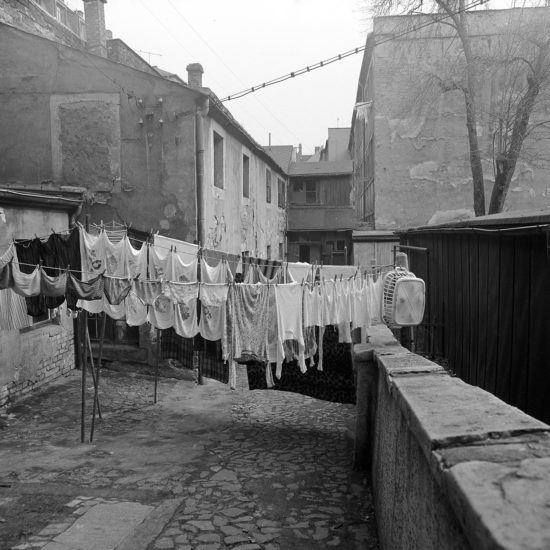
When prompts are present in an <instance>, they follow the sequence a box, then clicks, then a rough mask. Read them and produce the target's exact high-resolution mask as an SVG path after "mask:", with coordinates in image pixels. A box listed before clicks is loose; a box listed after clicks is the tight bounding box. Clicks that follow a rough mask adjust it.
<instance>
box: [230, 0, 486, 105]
mask: <svg viewBox="0 0 550 550" xmlns="http://www.w3.org/2000/svg"><path fill="white" fill-rule="evenodd" d="M485 2H486V0H476V1H475V2H472V3H471V4H467V5H466V6H464V7H463V8H461V9H459V10H457V11H455V12H452V13H450V14H441V15H440V16H433V17H432V19H431V20H430V21H427V22H426V23H422V24H421V25H413V26H412V27H411V28H409V29H407V30H405V31H402V32H399V33H393V34H391V35H390V36H389V37H387V38H384V39H382V40H380V41H379V42H375V44H374V46H375V47H376V46H380V45H382V44H385V43H386V42H391V41H393V40H397V39H398V38H401V37H402V36H405V35H407V34H411V33H413V32H417V31H419V30H421V29H423V28H425V27H429V26H431V25H435V24H436V23H439V22H440V21H443V20H444V19H449V18H450V17H453V16H455V15H459V14H460V13H462V12H465V11H467V10H469V9H472V8H476V7H478V6H481V5H482V4H485ZM425 15H430V14H425ZM365 47H366V46H365V45H363V46H358V47H357V48H353V49H352V50H348V51H346V52H343V53H339V54H337V55H335V56H333V57H329V58H328V59H324V60H323V61H319V62H317V63H314V64H313V65H308V66H307V67H302V68H301V69H298V70H296V71H293V72H291V73H287V74H285V75H283V76H279V77H277V78H274V79H272V80H268V81H267V82H262V83H261V84H258V85H257V86H252V87H251V88H247V89H246V90H241V91H240V92H236V93H234V94H231V95H228V96H227V97H224V98H223V99H221V100H220V101H221V102H222V103H224V102H226V101H231V100H233V99H239V98H240V97H244V96H246V95H249V94H252V93H254V92H257V91H259V90H263V89H264V88H267V87H268V86H273V85H275V84H279V83H280V82H285V81H286V80H290V79H291V78H295V77H297V76H301V75H303V74H307V73H309V72H311V71H315V70H317V69H321V68H322V67H326V66H327V65H331V64H332V63H336V62H337V61H341V60H342V59H345V58H346V57H349V56H351V55H355V54H357V53H359V52H362V51H363V50H364V49H365Z"/></svg>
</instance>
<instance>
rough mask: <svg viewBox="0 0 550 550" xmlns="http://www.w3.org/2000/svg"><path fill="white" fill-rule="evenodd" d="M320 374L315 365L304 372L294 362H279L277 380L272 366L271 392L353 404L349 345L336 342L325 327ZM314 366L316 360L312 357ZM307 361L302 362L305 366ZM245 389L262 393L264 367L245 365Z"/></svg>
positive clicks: (333, 333) (333, 332)
mask: <svg viewBox="0 0 550 550" xmlns="http://www.w3.org/2000/svg"><path fill="white" fill-rule="evenodd" d="M323 353H324V357H323V371H319V370H317V367H316V366H310V367H308V369H307V371H306V372H305V373H302V372H301V371H300V367H299V366H298V362H297V361H291V362H287V361H285V362H283V374H282V376H281V379H280V380H278V379H277V378H276V377H275V365H272V367H271V368H272V370H273V380H274V382H275V385H274V387H273V388H272V389H274V390H280V391H289V392H293V393H299V394H302V395H308V396H309V397H315V398H316V399H322V400H324V401H332V402H334V403H355V396H356V394H355V380H354V375H353V367H352V363H351V344H339V343H338V331H337V330H336V329H335V328H334V327H332V326H327V327H326V329H325V336H324V338H323ZM314 359H315V364H316V365H317V363H318V357H317V355H316V356H315V358H314ZM309 362H310V361H309V360H306V364H308V363H309ZM247 374H248V386H249V388H250V389H251V390H265V389H268V388H267V383H266V380H265V365H264V364H263V363H255V364H253V365H247Z"/></svg>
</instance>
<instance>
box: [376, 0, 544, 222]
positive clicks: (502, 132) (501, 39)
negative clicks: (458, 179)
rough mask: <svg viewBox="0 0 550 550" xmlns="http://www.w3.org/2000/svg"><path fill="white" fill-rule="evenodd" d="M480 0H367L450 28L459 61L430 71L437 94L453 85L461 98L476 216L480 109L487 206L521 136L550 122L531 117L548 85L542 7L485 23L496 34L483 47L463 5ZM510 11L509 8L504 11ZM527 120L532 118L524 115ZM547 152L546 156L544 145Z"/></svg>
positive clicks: (480, 191) (499, 203)
mask: <svg viewBox="0 0 550 550" xmlns="http://www.w3.org/2000/svg"><path fill="white" fill-rule="evenodd" d="M479 4H481V2H475V0H471V1H470V2H469V3H468V1H467V0H433V3H431V4H430V5H428V6H427V5H426V4H424V3H423V0H375V3H374V13H375V15H385V14H396V13H397V14H403V15H405V14H408V15H413V14H424V15H427V16H428V17H432V18H433V22H434V24H438V25H447V26H450V27H452V29H453V33H454V36H455V37H456V38H457V39H458V41H459V44H460V50H461V56H462V61H463V62H462V63H460V64H455V65H453V67H446V70H445V71H442V72H441V73H440V74H439V75H431V76H432V77H433V78H434V79H435V80H436V81H437V84H438V88H439V91H440V93H446V92H449V91H453V90H461V91H462V93H463V96H464V103H465V118H466V130H467V135H468V145H469V160H470V167H471V172H472V182H473V204H474V212H475V214H476V216H482V215H484V214H485V213H486V201H485V186H484V174H483V165H482V156H481V147H480V138H479V135H478V124H479V121H480V118H481V115H484V116H485V118H488V119H489V120H490V122H491V127H492V135H493V147H492V156H493V169H494V182H495V183H494V185H493V189H492V193H491V199H490V203H489V209H488V212H489V213H490V214H493V213H497V212H501V211H502V209H503V207H504V203H505V199H506V195H507V193H508V189H509V187H510V182H511V181H512V177H513V175H514V172H515V169H516V165H517V163H518V159H519V158H520V156H521V155H522V151H523V146H524V142H525V140H526V138H527V137H529V136H531V137H532V136H533V135H534V134H535V132H537V131H539V132H540V131H541V130H542V129H547V128H548V127H549V126H550V117H547V118H546V119H544V118H542V119H541V118H540V117H539V118H537V117H533V113H534V111H535V106H536V103H537V100H538V99H539V98H542V97H545V96H546V95H547V91H548V87H549V85H550V8H546V9H543V10H542V12H541V10H531V9H529V8H525V9H523V8H521V9H519V10H518V9H516V10H513V17H512V16H511V17H510V18H509V20H508V21H507V24H506V25H505V27H504V28H502V29H491V35H492V36H496V37H497V40H494V41H493V43H492V44H491V45H490V46H489V47H487V45H483V44H482V43H480V40H479V29H476V33H475V35H476V36H474V33H472V32H471V30H470V21H471V19H470V16H469V14H468V9H469V8H470V7H472V6H475V5H479ZM511 13H512V12H511ZM487 78H492V79H496V82H497V84H498V88H499V90H500V94H499V100H498V101H497V102H493V105H491V109H490V112H488V113H487V112H484V111H483V103H482V101H481V99H480V89H481V88H482V84H483V80H484V79H487ZM532 118H535V120H532ZM548 156H549V157H550V151H549V154H548Z"/></svg>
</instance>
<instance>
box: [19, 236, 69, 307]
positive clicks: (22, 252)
mask: <svg viewBox="0 0 550 550" xmlns="http://www.w3.org/2000/svg"><path fill="white" fill-rule="evenodd" d="M40 245H41V241H40V239H38V238H37V239H32V240H31V241H15V250H16V251H17V259H18V260H19V269H20V271H21V273H26V274H30V273H32V272H33V271H34V269H35V268H36V266H37V265H38V264H39V263H40V260H41V258H40ZM23 264H29V265H23ZM53 300H55V301H58V300H59V298H54V299H53ZM25 303H26V304H27V315H30V316H31V317H40V316H42V315H45V314H46V313H47V311H48V308H47V306H46V298H45V296H44V295H43V294H40V295H39V296H33V297H31V298H25ZM61 303H63V302H62V301H61ZM53 307H57V306H53Z"/></svg>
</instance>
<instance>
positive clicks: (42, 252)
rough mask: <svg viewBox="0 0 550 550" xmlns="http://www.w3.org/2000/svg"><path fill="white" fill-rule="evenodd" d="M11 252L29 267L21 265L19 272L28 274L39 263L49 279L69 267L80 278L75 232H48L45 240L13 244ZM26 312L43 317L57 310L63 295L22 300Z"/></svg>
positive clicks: (78, 236)
mask: <svg viewBox="0 0 550 550" xmlns="http://www.w3.org/2000/svg"><path fill="white" fill-rule="evenodd" d="M15 249H16V251H17V258H18V260H19V262H22V263H25V264H31V265H21V266H20V269H21V272H22V273H32V272H33V270H34V267H35V266H36V265H38V264H39V263H40V262H42V267H43V268H44V271H45V272H46V273H47V274H48V275H49V276H51V277H55V276H58V275H59V274H60V271H59V269H48V268H54V267H55V268H62V269H66V268H67V267H69V266H70V268H71V270H75V271H76V273H74V275H75V276H76V277H77V278H78V279H80V271H81V260H80V235H79V232H78V229H73V230H72V231H71V232H70V233H69V234H59V233H52V234H51V235H50V236H49V237H48V239H47V240H45V241H41V240H40V239H38V238H36V239H32V240H30V241H28V240H27V241H16V242H15ZM25 301H26V303H27V313H28V314H29V315H31V316H33V317H38V316H41V315H44V314H45V313H46V311H47V309H48V308H50V309H52V308H56V307H59V306H60V305H61V304H62V303H63V302H64V301H65V297H64V296H49V297H47V296H44V295H43V294H41V295H40V296H35V297H33V298H25Z"/></svg>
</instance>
